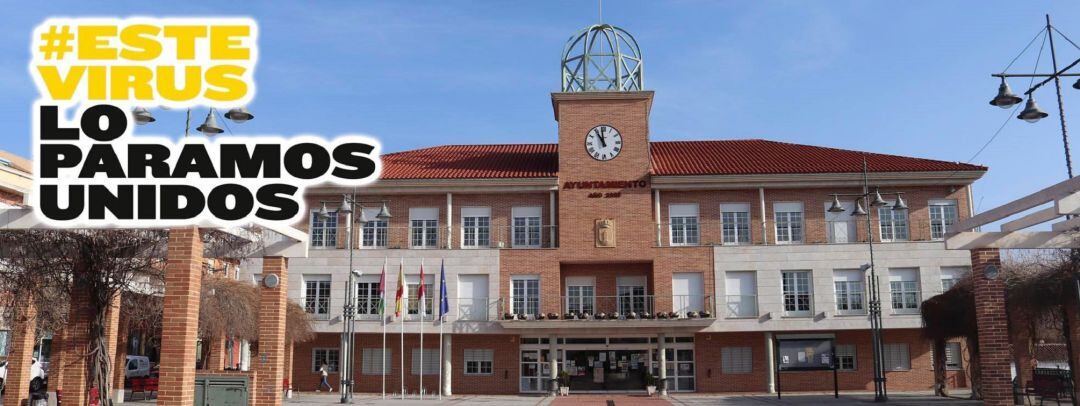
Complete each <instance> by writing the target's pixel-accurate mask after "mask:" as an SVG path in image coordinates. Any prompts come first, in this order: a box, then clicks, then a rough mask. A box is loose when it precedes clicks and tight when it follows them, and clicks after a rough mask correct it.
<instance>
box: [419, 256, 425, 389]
mask: <svg viewBox="0 0 1080 406" xmlns="http://www.w3.org/2000/svg"><path fill="white" fill-rule="evenodd" d="M420 290H421V291H422V292H423V293H424V294H422V295H420V399H421V400H423V399H424V316H427V306H425V304H426V302H427V289H424V259H423V258H420Z"/></svg>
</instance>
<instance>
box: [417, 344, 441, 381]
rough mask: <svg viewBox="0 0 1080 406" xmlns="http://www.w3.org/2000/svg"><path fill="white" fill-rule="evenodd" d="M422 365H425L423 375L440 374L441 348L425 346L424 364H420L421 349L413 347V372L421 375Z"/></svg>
mask: <svg viewBox="0 0 1080 406" xmlns="http://www.w3.org/2000/svg"><path fill="white" fill-rule="evenodd" d="M421 367H423V369H422V370H423V375H438V374H439V349H438V348H425V349H424V359H423V365H421V364H420V349H419V348H413V349H412V374H413V375H420V374H421Z"/></svg>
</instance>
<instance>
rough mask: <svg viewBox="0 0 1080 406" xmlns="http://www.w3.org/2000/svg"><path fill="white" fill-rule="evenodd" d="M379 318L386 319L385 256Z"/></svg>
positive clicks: (381, 276)
mask: <svg viewBox="0 0 1080 406" xmlns="http://www.w3.org/2000/svg"><path fill="white" fill-rule="evenodd" d="M379 318H380V319H382V320H383V321H384V322H385V321H386V258H383V264H382V275H380V276H379Z"/></svg>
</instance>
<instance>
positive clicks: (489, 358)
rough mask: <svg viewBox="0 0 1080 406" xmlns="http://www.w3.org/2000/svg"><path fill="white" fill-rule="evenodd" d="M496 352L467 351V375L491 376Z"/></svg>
mask: <svg viewBox="0 0 1080 406" xmlns="http://www.w3.org/2000/svg"><path fill="white" fill-rule="evenodd" d="M494 364H495V350H476V349H468V348H466V349H465V375H491V369H492V365H494Z"/></svg>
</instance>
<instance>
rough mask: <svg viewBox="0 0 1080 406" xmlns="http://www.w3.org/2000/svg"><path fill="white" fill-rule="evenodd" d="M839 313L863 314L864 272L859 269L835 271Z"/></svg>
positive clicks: (834, 277) (834, 284) (837, 311)
mask: <svg viewBox="0 0 1080 406" xmlns="http://www.w3.org/2000/svg"><path fill="white" fill-rule="evenodd" d="M833 287H834V289H835V293H836V313H837V314H863V313H865V308H864V307H863V273H862V271H859V270H843V271H834V272H833Z"/></svg>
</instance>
